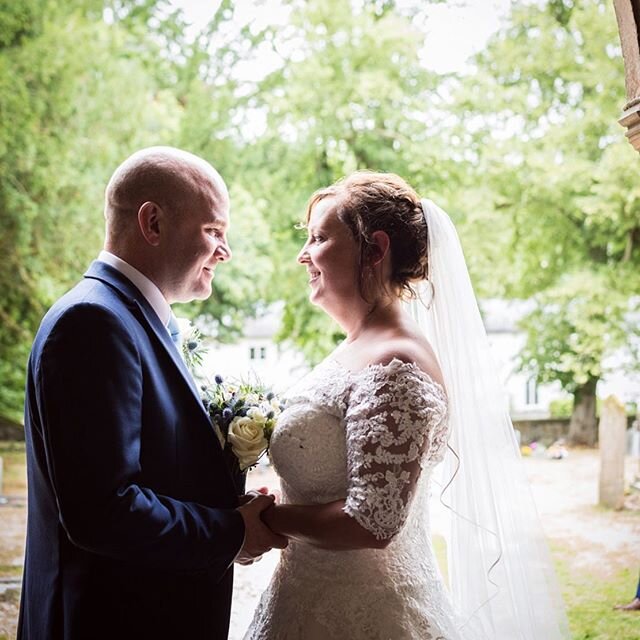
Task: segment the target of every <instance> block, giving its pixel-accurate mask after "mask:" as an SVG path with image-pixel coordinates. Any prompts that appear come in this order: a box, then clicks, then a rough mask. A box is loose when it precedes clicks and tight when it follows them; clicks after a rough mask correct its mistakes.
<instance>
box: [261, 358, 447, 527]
mask: <svg viewBox="0 0 640 640" xmlns="http://www.w3.org/2000/svg"><path fill="white" fill-rule="evenodd" d="M447 435H448V426H447V399H446V395H445V393H444V391H443V389H442V387H441V386H440V385H439V384H437V383H436V382H435V381H433V380H432V379H431V378H430V377H429V376H428V375H427V374H426V373H424V372H423V371H421V370H420V369H419V368H418V367H417V366H416V365H415V364H410V363H404V362H401V361H400V360H397V359H394V360H392V361H391V362H390V363H389V364H386V365H381V364H375V365H370V366H368V367H366V368H365V369H363V370H362V371H358V372H351V371H349V370H348V369H346V368H344V367H343V366H342V365H341V364H339V363H338V362H337V361H336V360H334V359H332V358H328V359H327V360H325V361H324V362H323V363H322V364H320V365H319V366H318V367H316V368H315V369H314V370H313V371H312V372H311V373H310V374H309V375H308V376H306V377H305V378H303V379H302V380H301V381H300V382H299V383H298V384H297V385H296V386H295V387H293V388H292V389H291V391H290V392H289V393H288V394H287V408H286V409H285V411H284V412H283V413H282V415H281V416H280V418H279V420H278V426H277V428H276V430H275V431H274V434H273V436H272V440H271V451H270V453H271V459H272V462H273V465H274V467H275V469H276V471H277V472H278V475H279V476H280V478H281V481H282V485H283V492H284V499H285V501H286V502H290V503H296V504H313V503H326V502H330V501H333V500H338V499H346V500H347V505H346V507H345V510H346V511H347V512H348V513H350V514H351V515H353V516H354V517H355V518H356V519H357V520H358V521H359V522H360V524H362V525H363V526H365V528H367V529H369V530H371V531H372V533H374V534H375V535H377V536H378V537H389V536H391V535H394V534H395V533H397V531H398V530H399V529H400V528H401V526H402V523H403V522H404V521H405V520H406V517H407V512H408V510H409V504H410V502H411V498H412V497H413V495H414V493H415V487H416V484H417V481H418V479H420V477H421V475H423V474H425V473H428V471H429V470H430V469H431V468H432V467H433V466H434V465H435V464H437V463H438V462H439V461H440V460H441V459H442V457H443V455H444V448H445V446H446V441H447ZM422 480H423V481H424V480H425V478H424V477H423V478H422ZM390 518H391V519H393V520H394V521H393V522H392V521H391V520H390Z"/></svg>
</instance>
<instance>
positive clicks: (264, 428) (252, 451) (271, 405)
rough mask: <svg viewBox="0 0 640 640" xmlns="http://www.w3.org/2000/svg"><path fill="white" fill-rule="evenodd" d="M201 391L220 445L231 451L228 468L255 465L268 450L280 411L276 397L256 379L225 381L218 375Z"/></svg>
mask: <svg viewBox="0 0 640 640" xmlns="http://www.w3.org/2000/svg"><path fill="white" fill-rule="evenodd" d="M202 390H203V394H204V395H203V397H204V403H205V407H206V409H207V412H208V413H209V416H210V418H211V423H212V425H213V428H214V430H215V432H216V435H217V436H218V439H219V440H220V445H221V446H222V448H223V449H225V451H227V452H228V453H230V454H231V461H232V471H239V472H241V473H242V472H244V471H246V470H247V469H249V468H251V467H253V466H255V465H256V464H257V463H258V460H260V458H261V457H262V456H263V455H264V454H265V453H266V452H267V451H268V449H269V441H270V440H271V434H272V433H273V429H274V427H275V425H276V421H277V419H278V416H279V414H280V411H281V405H280V403H279V401H278V399H277V398H276V397H275V395H274V394H273V393H272V392H271V391H269V390H267V389H265V387H264V386H263V385H262V384H261V383H259V382H258V381H256V382H254V383H250V382H245V381H241V382H239V383H237V384H233V383H226V382H225V381H224V380H223V378H222V376H219V375H217V376H215V378H214V381H213V383H212V384H209V385H203V386H202Z"/></svg>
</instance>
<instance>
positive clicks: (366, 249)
mask: <svg viewBox="0 0 640 640" xmlns="http://www.w3.org/2000/svg"><path fill="white" fill-rule="evenodd" d="M325 198H335V199H336V207H337V210H336V212H337V215H338V219H339V220H341V221H342V222H343V223H344V224H345V225H346V226H347V228H348V229H349V230H350V231H351V233H352V234H353V236H354V238H355V239H356V240H357V241H358V243H359V245H360V262H359V272H360V283H359V284H360V291H361V293H363V295H364V291H363V289H364V287H363V275H364V273H365V271H366V269H367V264H368V262H369V257H370V254H371V248H372V247H373V246H374V243H373V242H372V240H371V236H372V234H373V232H374V231H384V232H385V233H386V234H387V235H388V236H389V241H390V246H391V286H392V287H393V288H394V289H395V290H396V291H397V292H398V294H399V295H402V296H403V297H408V298H413V297H415V292H414V290H413V288H412V287H411V283H412V282H416V281H421V280H424V279H425V278H427V276H428V275H429V273H428V269H429V266H428V265H429V261H428V255H427V248H428V238H427V227H426V223H425V219H424V214H423V212H422V205H421V203H420V198H419V196H418V194H417V193H416V192H415V190H414V189H413V188H412V187H411V186H410V185H409V184H407V182H406V181H405V180H403V179H402V178H401V177H400V176H398V175H396V174H395V173H376V172H373V171H356V172H355V173H352V174H351V175H349V176H347V177H345V178H342V179H341V180H338V181H337V182H336V183H334V184H333V185H331V186H330V187H325V188H324V189H319V190H318V191H316V192H315V193H314V194H313V195H312V196H311V198H310V199H309V204H308V205H307V222H308V221H309V216H310V215H311V210H312V209H313V207H314V206H315V205H316V204H317V203H318V202H319V201H320V200H324V199H325Z"/></svg>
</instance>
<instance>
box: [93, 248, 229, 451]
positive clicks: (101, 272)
mask: <svg viewBox="0 0 640 640" xmlns="http://www.w3.org/2000/svg"><path fill="white" fill-rule="evenodd" d="M84 275H85V278H93V279H95V280H100V281H101V282H104V283H105V284H107V285H109V286H110V287H112V288H113V289H115V290H116V291H118V293H119V294H120V295H121V297H123V298H124V302H125V303H126V304H127V306H128V307H129V309H130V311H131V313H133V315H134V316H136V317H137V318H138V319H139V320H140V321H141V322H143V323H144V324H146V325H147V326H148V327H150V328H151V330H152V333H153V334H154V335H155V337H156V339H157V340H158V341H159V342H160V344H161V345H162V347H163V348H164V350H165V351H166V352H167V354H168V355H169V357H170V358H171V360H172V361H173V363H174V365H175V366H176V368H177V369H178V371H179V372H180V375H181V376H182V378H183V380H184V381H185V384H187V386H188V387H189V389H190V390H191V393H192V395H193V397H194V399H195V400H196V402H197V403H198V406H199V407H200V410H201V411H202V413H203V415H204V416H205V418H206V420H207V423H208V424H210V421H209V415H208V414H207V412H206V411H205V408H204V405H203V404H202V398H201V397H200V394H199V393H198V389H197V387H196V383H195V380H194V379H193V377H192V375H191V374H190V373H189V370H188V369H187V365H186V364H185V362H184V360H183V359H182V357H181V356H180V353H179V352H178V349H177V348H176V345H175V344H174V343H173V341H172V340H171V336H170V335H169V332H168V331H167V329H166V328H165V327H164V326H163V324H162V322H161V321H160V318H159V317H158V314H157V313H156V312H155V311H154V310H153V308H152V307H151V305H150V304H149V302H148V301H147V299H146V298H145V297H144V296H143V295H142V293H141V292H140V290H139V289H138V288H137V287H136V286H135V285H134V284H133V283H132V282H131V281H130V280H129V279H128V278H127V277H126V276H124V275H123V274H121V273H120V272H119V271H118V270H117V269H114V268H113V267H112V266H110V265H108V264H105V263H104V262H100V261H95V262H93V263H92V264H91V265H90V267H89V269H88V270H87V272H86V273H85V274H84ZM216 440H217V438H216Z"/></svg>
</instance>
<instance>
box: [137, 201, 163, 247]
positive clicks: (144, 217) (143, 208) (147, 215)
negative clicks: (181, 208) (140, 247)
mask: <svg viewBox="0 0 640 640" xmlns="http://www.w3.org/2000/svg"><path fill="white" fill-rule="evenodd" d="M162 214H163V211H162V208H161V207H160V205H159V204H156V203H155V202H151V201H148V202H143V203H142V204H141V205H140V208H139V209H138V227H139V228H140V232H141V233H142V235H143V236H144V239H145V240H146V241H147V242H148V243H149V244H150V245H152V246H154V247H157V246H158V244H160V219H161V218H162Z"/></svg>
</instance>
